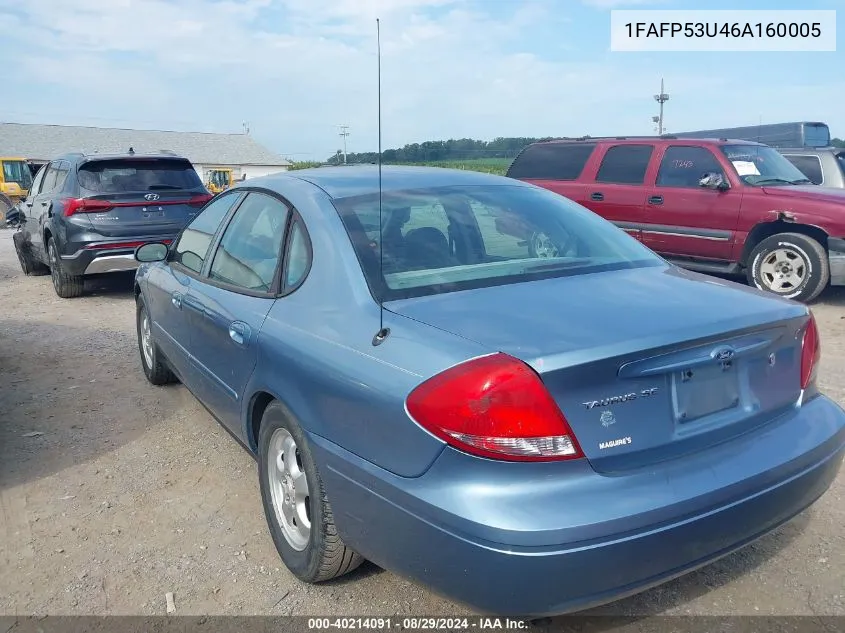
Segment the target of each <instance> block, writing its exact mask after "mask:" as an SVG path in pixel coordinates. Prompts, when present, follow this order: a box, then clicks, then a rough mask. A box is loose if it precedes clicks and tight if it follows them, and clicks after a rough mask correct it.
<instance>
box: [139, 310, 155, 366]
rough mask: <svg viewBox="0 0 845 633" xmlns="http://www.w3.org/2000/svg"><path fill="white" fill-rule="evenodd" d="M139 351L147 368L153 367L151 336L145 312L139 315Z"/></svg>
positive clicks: (148, 320)
mask: <svg viewBox="0 0 845 633" xmlns="http://www.w3.org/2000/svg"><path fill="white" fill-rule="evenodd" d="M141 351H142V352H143V354H144V362H145V363H146V364H147V367H150V368H152V366H153V336H152V333H151V332H150V319H149V317H147V312H146V311H144V312H142V313H141Z"/></svg>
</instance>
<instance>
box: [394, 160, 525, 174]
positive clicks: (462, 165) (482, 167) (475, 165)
mask: <svg viewBox="0 0 845 633" xmlns="http://www.w3.org/2000/svg"><path fill="white" fill-rule="evenodd" d="M512 160H513V159H512V158H472V159H467V160H441V161H432V162H426V163H413V164H414V165H423V166H426V167H445V168H446V169H469V170H472V171H483V172H485V173H488V174H499V175H502V176H504V174H505V172H506V171H507V170H508V166H510V164H511V161H512ZM406 164H408V163H406Z"/></svg>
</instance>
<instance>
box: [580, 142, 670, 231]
mask: <svg viewBox="0 0 845 633" xmlns="http://www.w3.org/2000/svg"><path fill="white" fill-rule="evenodd" d="M653 155H654V145H651V144H648V143H643V144H622V145H611V146H609V147H607V150H606V151H605V153H604V155H603V156H602V157H601V163H600V164H599V166H598V170H597V171H596V175H595V178H594V179H593V181H592V182H590V184H589V185H588V186H587V199H586V200H585V201H584V202H582V203H581V204H583V205H584V206H585V207H587V208H588V209H590V210H591V211H594V212H595V213H598V214H599V215H600V216H602V217H603V218H605V219H606V220H610V221H611V222H613V223H614V224H616V226H618V227H619V228H621V229H623V230H624V231H626V232H627V233H628V234H629V235H632V236H634V237H636V238H637V239H641V235H640V225H641V224H642V223H643V222H644V217H643V213H644V209H645V202H646V195H647V193H648V190H647V188H646V186H645V178H646V173H647V171H648V166H649V163H650V161H651V157H652V156H653Z"/></svg>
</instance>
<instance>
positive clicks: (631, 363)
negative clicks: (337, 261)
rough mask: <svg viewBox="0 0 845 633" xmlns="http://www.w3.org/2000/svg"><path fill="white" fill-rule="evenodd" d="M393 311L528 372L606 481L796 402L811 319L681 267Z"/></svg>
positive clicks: (533, 285)
mask: <svg viewBox="0 0 845 633" xmlns="http://www.w3.org/2000/svg"><path fill="white" fill-rule="evenodd" d="M386 307H388V309H390V310H391V311H393V312H396V313H398V314H401V315H404V316H406V317H409V318H413V319H415V320H418V321H421V322H424V323H427V324H429V325H432V326H434V327H438V328H440V329H443V330H446V331H449V332H452V333H453V334H456V335H458V336H462V337H464V338H467V339H471V340H474V341H476V342H478V343H480V344H482V345H485V346H487V347H489V348H490V350H491V351H494V350H495V351H501V352H504V353H507V354H510V355H512V356H515V357H517V358H519V359H521V360H523V361H525V362H527V363H528V364H530V365H531V366H532V367H534V369H535V370H536V371H537V372H538V373H539V374H540V376H541V378H542V380H543V381H544V383H545V384H546V386H547V388H548V389H549V391H550V393H551V394H552V397H553V398H554V399H555V401H556V402H557V404H558V406H559V407H560V409H561V411H562V412H563V414H564V416H565V417H566V419H567V420H568V422H569V424H570V425H571V427H572V430H573V432H574V433H575V435H576V437H577V439H578V442H579V443H580V445H581V447H582V449H583V451H584V454H585V456H586V457H587V458H588V459H589V460H590V462H591V464H592V465H593V467H594V468H595V469H596V470H600V471H614V470H620V469H630V468H637V467H641V466H644V465H648V464H652V463H655V462H658V461H662V460H665V459H671V458H675V457H678V456H680V455H682V454H684V453H689V452H694V451H698V450H703V449H704V448H706V447H708V446H711V445H713V444H715V443H718V442H723V441H726V440H728V439H730V438H731V437H735V436H736V435H738V434H742V433H746V432H748V431H749V430H751V429H752V428H754V427H755V426H757V425H759V424H761V423H763V422H765V421H766V420H768V419H771V417H772V416H774V415H777V414H778V412H779V411H785V410H786V409H787V408H789V407H791V406H794V405H795V403H796V402H798V400H799V398H800V396H801V388H800V378H799V375H800V365H801V334H802V331H803V330H802V328H803V327H804V324H805V323H806V320H807V314H806V308H804V307H803V306H800V305H798V304H792V303H789V302H785V301H782V300H780V299H777V298H774V297H769V296H766V295H764V294H763V293H761V292H758V291H756V290H752V289H750V288H746V287H742V286H739V285H737V284H732V283H730V282H725V281H721V280H716V279H711V278H707V277H704V276H700V275H697V274H695V273H691V272H687V271H680V270H678V269H675V268H666V269H663V268H658V269H655V268H643V269H637V270H629V271H617V272H608V273H596V274H589V275H579V276H571V277H564V278H559V279H552V280H545V281H538V282H530V283H524V284H513V285H509V286H499V287H491V288H482V289H478V290H472V291H465V292H455V293H446V294H441V295H435V296H430V297H422V298H417V299H406V300H402V301H395V302H390V303H388V304H386Z"/></svg>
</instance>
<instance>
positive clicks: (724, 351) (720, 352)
mask: <svg viewBox="0 0 845 633" xmlns="http://www.w3.org/2000/svg"><path fill="white" fill-rule="evenodd" d="M733 357H734V351H733V349H731V348H730V347H723V348H721V349H717V350H716V351H715V352H713V358H714V359H716V360H718V361H726V360H730V359H732V358H733Z"/></svg>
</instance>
